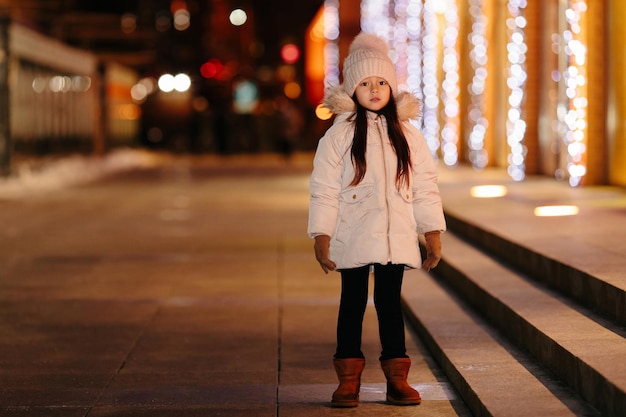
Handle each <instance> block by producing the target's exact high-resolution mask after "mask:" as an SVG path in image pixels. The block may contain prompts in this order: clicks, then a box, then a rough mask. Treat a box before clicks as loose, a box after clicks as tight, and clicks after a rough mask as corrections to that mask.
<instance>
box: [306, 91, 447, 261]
mask: <svg viewBox="0 0 626 417" xmlns="http://www.w3.org/2000/svg"><path fill="white" fill-rule="evenodd" d="M324 103H325V105H326V107H328V108H329V109H330V110H331V111H332V112H333V113H335V114H337V118H336V120H335V122H334V123H333V125H332V126H331V127H330V128H329V129H328V131H327V132H326V134H325V135H324V136H323V137H322V139H321V140H320V142H319V144H318V147H317V151H316V153H315V159H314V163H313V173H312V174H311V179H310V192H311V199H310V206H309V224H308V234H309V236H310V237H314V236H316V235H320V234H324V235H328V236H330V237H331V241H330V259H331V260H333V261H334V262H335V263H336V264H337V269H347V268H355V267H359V266H364V265H368V264H373V263H381V264H386V263H388V262H391V263H394V264H405V265H406V266H407V267H409V268H419V267H420V266H421V256H420V252H419V243H418V234H423V233H425V232H429V231H433V230H438V231H441V232H443V231H444V230H445V228H446V224H445V220H444V215H443V209H442V205H441V198H440V195H439V188H438V187H437V169H436V165H435V162H434V160H433V158H432V156H431V154H430V151H429V149H428V146H427V144H426V141H425V140H424V137H423V136H422V134H421V132H420V131H419V130H418V129H417V128H416V127H415V126H413V125H412V124H411V123H410V121H409V119H412V118H416V117H417V116H418V115H419V110H420V108H419V102H418V101H417V98H415V96H413V95H412V94H409V93H400V94H398V95H397V96H396V105H397V109H398V117H399V119H400V121H401V125H402V129H403V131H404V134H405V136H406V138H407V141H408V142H409V148H410V152H411V174H412V175H411V179H410V184H408V186H404V188H402V189H400V190H398V188H397V186H396V167H397V158H396V155H395V151H394V149H393V146H392V144H391V142H390V140H389V137H388V135H387V125H386V121H385V118H384V117H378V115H377V114H376V113H373V112H368V127H367V132H368V133H367V151H366V156H365V157H366V164H367V166H366V172H365V177H364V178H363V180H362V181H361V182H360V183H359V184H358V185H356V186H351V185H350V183H351V182H352V179H353V177H354V167H353V165H352V160H351V151H350V147H351V145H352V138H353V136H354V123H353V122H352V121H351V118H350V117H351V116H352V115H353V114H354V111H355V106H354V102H353V101H352V99H351V98H350V97H349V96H348V95H347V94H346V93H345V92H343V90H342V89H341V88H340V87H335V88H334V89H332V90H331V91H329V92H328V93H327V95H326V97H325V100H324Z"/></svg>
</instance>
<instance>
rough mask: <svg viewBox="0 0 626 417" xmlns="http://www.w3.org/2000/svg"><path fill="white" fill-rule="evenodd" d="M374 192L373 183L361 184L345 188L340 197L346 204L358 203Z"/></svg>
mask: <svg viewBox="0 0 626 417" xmlns="http://www.w3.org/2000/svg"><path fill="white" fill-rule="evenodd" d="M373 193H374V187H372V186H371V185H361V186H357V187H352V188H348V189H345V190H343V191H342V192H341V193H340V195H339V198H340V199H341V201H342V202H343V203H346V204H358V203H360V202H362V201H363V200H364V199H366V198H367V197H370V196H371V195H372V194H373Z"/></svg>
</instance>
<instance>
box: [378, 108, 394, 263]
mask: <svg viewBox="0 0 626 417" xmlns="http://www.w3.org/2000/svg"><path fill="white" fill-rule="evenodd" d="M376 129H377V130H378V138H379V139H380V145H381V150H382V155H383V172H384V176H385V189H384V191H385V206H386V207H387V262H391V238H390V236H389V232H390V230H391V219H390V217H391V215H390V212H391V210H390V209H389V196H388V193H387V192H388V189H387V188H388V185H389V184H388V183H387V180H388V178H387V158H386V154H385V140H384V136H383V132H382V130H383V123H382V121H381V120H380V116H377V117H376Z"/></svg>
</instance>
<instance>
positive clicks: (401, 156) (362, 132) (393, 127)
mask: <svg viewBox="0 0 626 417" xmlns="http://www.w3.org/2000/svg"><path fill="white" fill-rule="evenodd" d="M352 100H354V102H355V103H356V115H355V116H354V138H353V139H352V150H351V154H352V164H353V165H354V178H353V179H352V182H351V183H350V185H357V184H358V183H360V182H361V181H362V180H363V177H365V171H366V170H367V164H366V162H365V152H366V151H367V109H366V108H365V107H363V106H361V104H359V101H358V100H357V99H356V93H355V94H354V95H353V96H352ZM377 113H378V115H379V116H385V120H386V121H387V134H388V135H389V140H390V141H391V145H392V146H393V149H394V151H395V153H396V158H397V159H398V167H397V170H396V187H398V189H399V188H400V187H401V186H402V185H403V184H406V185H408V184H409V178H410V175H411V172H410V170H411V153H410V151H409V143H408V141H407V140H406V136H405V135H404V132H403V131H402V127H401V126H400V121H399V120H398V110H397V108H396V101H395V99H394V98H393V94H390V96H389V102H388V103H387V104H386V105H385V107H383V108H382V109H380V110H379V111H378V112H377Z"/></svg>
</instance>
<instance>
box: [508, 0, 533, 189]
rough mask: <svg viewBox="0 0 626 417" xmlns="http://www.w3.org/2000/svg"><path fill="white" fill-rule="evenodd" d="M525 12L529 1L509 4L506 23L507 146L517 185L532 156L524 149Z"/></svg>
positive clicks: (513, 0) (521, 0) (519, 0)
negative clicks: (527, 156)
mask: <svg viewBox="0 0 626 417" xmlns="http://www.w3.org/2000/svg"><path fill="white" fill-rule="evenodd" d="M524 8H526V0H509V3H508V9H509V14H510V17H509V18H508V19H507V21H506V25H507V27H508V29H509V35H510V38H509V42H508V44H507V51H508V60H509V68H508V70H509V74H508V78H507V85H508V87H509V89H510V93H509V99H508V108H509V111H508V114H507V121H506V131H507V142H508V144H509V147H510V153H509V155H508V163H509V167H508V169H507V172H508V174H509V176H510V177H511V178H512V179H513V180H514V181H522V180H523V179H524V177H525V176H526V165H525V162H524V160H525V158H526V154H527V152H528V151H527V148H526V146H525V145H524V136H525V133H526V122H525V121H524V120H523V119H522V102H523V100H524V86H525V84H526V79H527V72H526V51H527V49H528V47H527V45H526V42H525V39H524V28H525V27H526V18H525V17H524V15H523V9H524Z"/></svg>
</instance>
